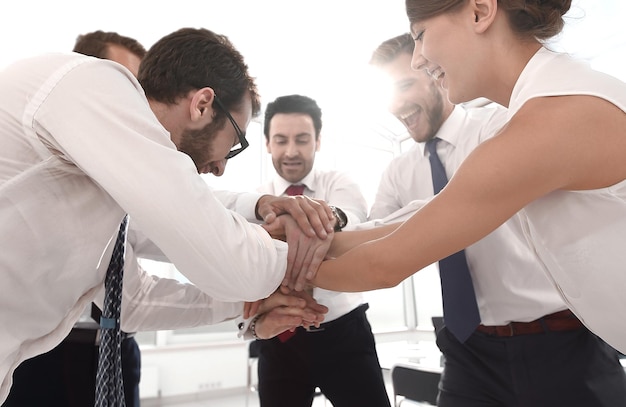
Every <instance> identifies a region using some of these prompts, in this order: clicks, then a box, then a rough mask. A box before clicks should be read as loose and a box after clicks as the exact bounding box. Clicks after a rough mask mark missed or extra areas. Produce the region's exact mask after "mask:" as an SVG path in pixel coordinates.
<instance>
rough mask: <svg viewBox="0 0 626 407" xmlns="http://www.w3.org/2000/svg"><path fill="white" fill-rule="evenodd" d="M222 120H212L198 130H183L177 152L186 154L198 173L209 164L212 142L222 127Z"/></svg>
mask: <svg viewBox="0 0 626 407" xmlns="http://www.w3.org/2000/svg"><path fill="white" fill-rule="evenodd" d="M223 125H224V120H213V121H212V122H211V123H209V124H207V125H206V126H204V127H203V128H201V129H198V130H184V131H183V133H182V134H181V136H180V142H179V143H178V145H177V147H178V151H180V152H183V153H185V154H187V155H188V156H189V157H191V159H192V160H193V163H194V164H195V165H196V169H198V172H199V171H200V169H201V168H203V167H205V166H206V165H207V164H208V163H209V162H210V157H211V156H212V155H213V141H214V140H215V137H216V136H217V132H218V131H219V130H221V129H222V128H223V127H224V126H223Z"/></svg>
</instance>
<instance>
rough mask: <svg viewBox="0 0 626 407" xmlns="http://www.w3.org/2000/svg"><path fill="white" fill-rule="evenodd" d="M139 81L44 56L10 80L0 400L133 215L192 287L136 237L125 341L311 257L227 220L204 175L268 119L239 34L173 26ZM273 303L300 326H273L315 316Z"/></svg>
mask: <svg viewBox="0 0 626 407" xmlns="http://www.w3.org/2000/svg"><path fill="white" fill-rule="evenodd" d="M94 78H97V79H94ZM138 79H139V81H137V79H135V77H134V75H133V74H132V73H131V72H129V71H128V70H126V69H125V68H124V67H122V66H121V65H119V64H116V63H114V62H111V61H106V60H100V59H95V58H90V57H86V56H82V55H78V54H47V55H45V56H39V57H33V58H30V59H26V60H22V61H18V62H16V63H14V64H13V65H11V66H9V67H7V68H6V69H5V70H3V72H2V73H1V74H0V144H1V145H2V149H1V150H0V224H2V225H3V226H2V232H1V233H0V247H2V251H1V252H0V287H2V288H1V289H2V295H1V296H0V306H1V308H2V310H3V311H2V313H0V324H1V325H2V326H4V327H10V329H9V328H7V329H3V330H1V331H0V380H1V382H2V384H1V387H0V402H2V401H4V399H5V398H6V396H7V393H8V392H9V388H10V384H11V375H12V372H13V370H14V369H15V368H16V366H17V365H19V364H20V362H22V361H23V360H25V359H27V358H30V357H32V356H35V355H37V354H41V353H44V352H46V351H48V350H50V349H52V348H53V347H54V346H56V345H57V344H58V343H60V342H61V340H62V339H63V338H64V337H65V336H67V334H68V333H69V331H70V329H71V328H72V325H73V324H74V322H76V320H78V318H79V316H80V314H81V311H82V310H83V309H84V307H85V306H86V305H87V304H89V303H90V302H91V301H92V300H94V299H95V298H96V296H97V294H98V293H99V292H101V290H102V285H103V281H104V276H105V272H106V269H107V266H108V263H109V259H110V257H111V251H112V246H113V242H114V241H115V238H114V237H115V235H116V234H117V230H118V228H119V224H120V221H121V220H122V218H123V217H124V215H125V214H128V215H129V217H130V225H131V227H132V228H136V229H138V230H141V231H142V233H143V234H144V235H145V239H149V242H150V244H151V245H154V246H155V247H157V248H158V249H159V250H158V251H159V253H155V256H156V257H158V256H162V258H163V259H166V260H168V261H170V262H172V263H173V264H174V265H175V266H176V267H177V269H178V270H179V271H180V272H181V273H182V274H183V275H185V276H186V277H187V278H188V279H189V280H190V281H191V282H192V283H193V285H191V284H180V283H178V282H177V281H173V280H168V279H159V278H156V277H153V276H150V275H148V274H146V273H145V272H144V271H143V270H142V269H141V268H140V267H139V266H138V263H137V254H136V253H139V252H142V253H143V251H142V249H143V247H142V245H148V243H147V242H148V240H145V239H144V240H141V239H140V238H138V237H136V236H134V234H133V233H130V234H129V243H130V244H128V245H127V249H126V261H125V264H126V267H125V272H124V287H123V298H122V316H121V322H122V329H123V330H125V331H128V332H132V331H139V330H158V329H177V328H181V327H189V326H198V325H205V324H212V323H216V322H219V321H222V320H225V319H229V318H234V317H236V316H238V315H239V314H241V313H242V310H243V303H242V302H241V301H255V300H258V299H260V298H265V297H267V296H268V295H270V294H272V293H274V292H275V290H276V289H277V287H278V286H279V285H280V283H281V282H282V280H283V278H284V276H285V270H286V269H287V266H288V263H290V264H293V261H294V259H295V261H298V259H300V257H301V255H300V254H299V253H295V254H290V256H291V257H290V262H288V260H287V258H288V253H287V251H288V248H287V245H286V244H285V243H284V242H281V241H277V240H273V239H271V237H270V236H269V234H268V233H267V232H266V231H265V230H264V229H263V228H262V227H261V226H258V225H254V224H250V223H248V222H247V221H246V219H245V218H244V217H243V216H241V215H238V214H236V213H234V212H231V211H229V210H228V209H227V208H226V207H225V206H224V205H223V204H222V203H221V202H220V201H219V200H218V199H217V198H216V196H215V194H214V193H213V191H212V190H211V189H210V188H209V187H208V186H207V185H206V183H205V182H204V180H203V179H202V178H201V177H200V176H199V175H198V172H200V173H208V172H211V173H213V174H215V175H221V174H222V173H223V171H224V167H225V165H226V162H227V157H232V156H233V154H237V152H235V151H237V149H239V151H238V152H241V150H243V149H244V148H245V145H244V144H245V137H244V136H243V132H241V131H237V130H236V129H235V127H236V128H246V127H247V125H248V123H249V122H250V119H251V117H252V116H253V115H255V114H257V113H258V111H259V101H258V94H257V91H256V86H255V84H254V81H253V80H252V78H251V77H250V76H249V74H248V69H247V66H246V65H245V63H244V61H243V57H242V56H241V55H240V54H239V52H238V51H237V50H236V49H235V48H234V47H233V46H232V44H231V43H230V42H229V41H228V39H227V38H226V37H224V36H221V35H217V34H215V33H213V32H211V31H208V30H204V29H181V30H178V31H176V32H174V33H172V34H170V35H168V36H166V37H164V38H162V39H161V40H159V41H158V42H157V43H156V44H155V45H154V46H153V47H152V48H151V49H150V50H149V51H148V53H147V55H146V56H145V58H144V60H143V61H142V64H141V67H140V69H139V74H138ZM216 95H219V99H216ZM227 115H228V116H229V120H230V121H231V123H232V124H233V126H230V125H225V124H226V118H227ZM238 144H241V145H240V147H237V148H236V149H235V150H234V151H233V147H234V146H237V145H238ZM177 150H179V151H177ZM181 152H182V153H181ZM183 153H184V154H183ZM227 198H228V202H227V203H228V204H229V205H231V206H232V207H233V208H234V209H238V210H241V211H244V209H245V208H248V213H246V215H247V217H248V218H250V219H262V218H265V219H266V220H270V221H271V220H273V219H275V218H276V215H278V214H280V213H282V212H284V211H285V210H289V211H291V212H292V213H293V214H294V217H295V218H296V219H297V220H298V224H302V225H304V231H305V232H306V233H309V234H311V235H314V234H315V233H316V232H317V233H318V234H320V235H322V237H324V236H326V235H327V233H329V232H332V221H331V216H332V215H331V214H330V210H329V208H328V207H326V206H324V205H322V204H320V203H318V202H315V201H312V200H303V199H293V198H292V199H282V200H276V199H275V198H272V197H269V196H265V197H259V194H239V195H235V194H231V195H230V196H228V195H227ZM280 218H281V219H280V220H279V222H287V226H288V227H291V228H293V229H295V228H297V226H296V221H295V220H293V219H291V218H290V217H286V216H280ZM309 220H310V221H309ZM313 230H315V231H316V232H313ZM131 232H132V231H131ZM318 244H319V245H320V246H323V245H325V244H327V242H325V241H323V240H322V239H321V238H320V239H319V241H318ZM289 249H290V250H292V249H294V246H292V247H290V248H289ZM307 253H308V251H307ZM307 256H308V254H307ZM277 304H283V305H292V306H294V308H296V309H298V310H300V314H299V316H300V317H301V318H300V319H299V321H298V322H297V323H294V324H287V326H285V324H282V325H280V324H278V325H279V326H277V327H276V329H275V333H279V332H281V331H284V330H285V329H288V328H289V326H297V325H299V324H300V323H301V322H302V319H303V318H304V319H306V320H313V321H314V320H316V318H318V315H317V314H316V313H315V312H310V310H308V309H304V307H305V301H304V300H302V299H300V298H294V297H286V296H281V295H278V294H274V296H273V297H270V299H269V300H268V302H267V304H266V305H267V306H275V305H277Z"/></svg>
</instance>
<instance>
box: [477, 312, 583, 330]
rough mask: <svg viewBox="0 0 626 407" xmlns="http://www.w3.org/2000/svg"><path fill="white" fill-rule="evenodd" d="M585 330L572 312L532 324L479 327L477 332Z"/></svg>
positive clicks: (542, 319) (555, 315)
mask: <svg viewBox="0 0 626 407" xmlns="http://www.w3.org/2000/svg"><path fill="white" fill-rule="evenodd" d="M581 328H584V325H583V324H582V322H580V321H579V320H578V318H576V316H575V315H574V314H573V313H572V311H570V310H565V311H559V312H555V313H554V314H549V315H545V316H543V317H541V318H539V319H537V320H534V321H531V322H511V323H509V324H507V325H492V326H485V325H478V328H476V330H477V331H478V332H482V333H484V334H487V335H491V336H517V335H533V334H540V333H544V332H550V331H552V332H559V331H573V330H576V329H581Z"/></svg>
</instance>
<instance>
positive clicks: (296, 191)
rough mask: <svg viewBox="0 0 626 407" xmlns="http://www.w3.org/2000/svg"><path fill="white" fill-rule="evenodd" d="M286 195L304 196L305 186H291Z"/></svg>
mask: <svg viewBox="0 0 626 407" xmlns="http://www.w3.org/2000/svg"><path fill="white" fill-rule="evenodd" d="M285 193H286V194H287V195H289V196H294V195H302V193H304V185H302V184H300V185H289V187H288V188H287V189H286V190H285Z"/></svg>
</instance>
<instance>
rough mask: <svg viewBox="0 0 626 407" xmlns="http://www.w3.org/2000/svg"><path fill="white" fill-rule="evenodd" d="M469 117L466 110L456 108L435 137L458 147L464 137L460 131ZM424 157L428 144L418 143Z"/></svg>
mask: <svg viewBox="0 0 626 407" xmlns="http://www.w3.org/2000/svg"><path fill="white" fill-rule="evenodd" d="M466 116H467V112H466V110H465V108H463V107H462V106H458V105H457V106H454V109H452V113H450V116H448V118H447V119H446V120H445V121H444V122H443V124H442V125H441V127H440V128H439V131H438V132H437V134H435V137H437V138H440V139H441V140H443V141H445V142H446V143H448V144H451V145H453V146H454V147H456V146H457V145H458V143H459V138H460V137H463V136H462V135H461V132H460V131H459V129H462V128H463V123H464V121H465V118H466ZM418 145H419V148H420V150H421V151H422V155H426V142H423V143H418Z"/></svg>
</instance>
